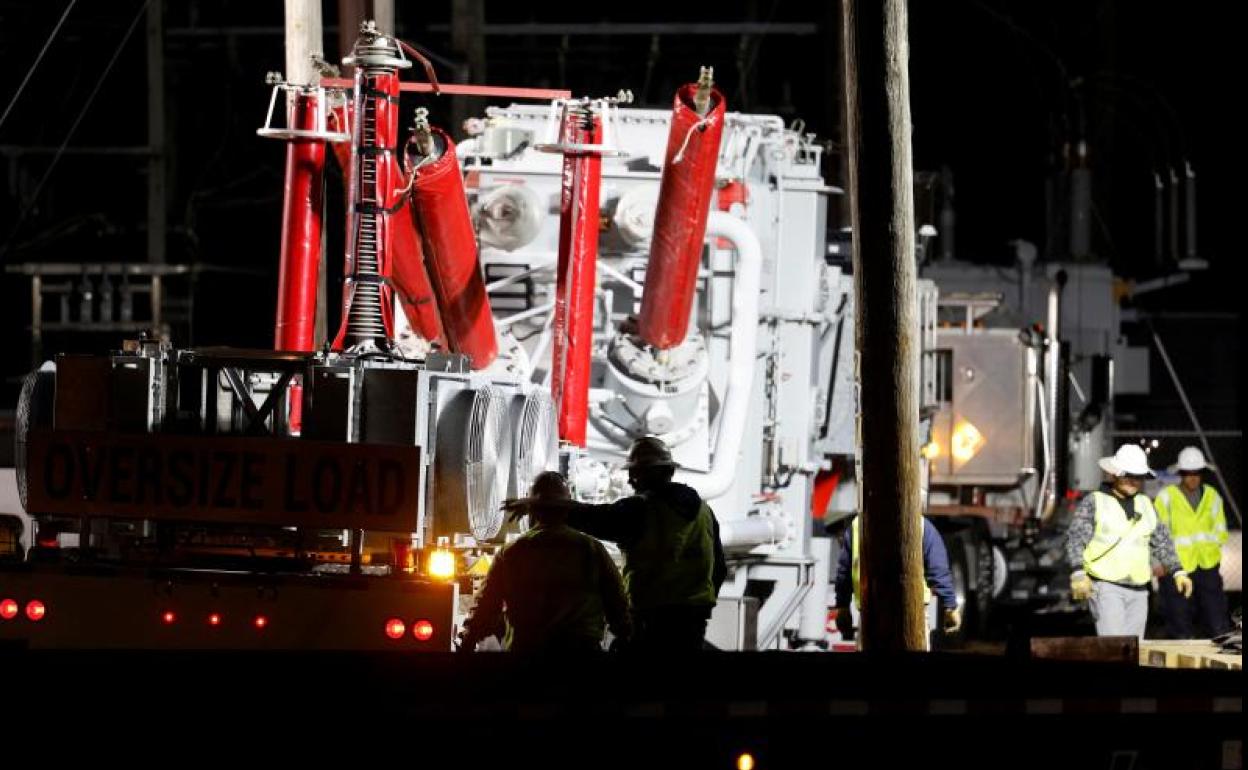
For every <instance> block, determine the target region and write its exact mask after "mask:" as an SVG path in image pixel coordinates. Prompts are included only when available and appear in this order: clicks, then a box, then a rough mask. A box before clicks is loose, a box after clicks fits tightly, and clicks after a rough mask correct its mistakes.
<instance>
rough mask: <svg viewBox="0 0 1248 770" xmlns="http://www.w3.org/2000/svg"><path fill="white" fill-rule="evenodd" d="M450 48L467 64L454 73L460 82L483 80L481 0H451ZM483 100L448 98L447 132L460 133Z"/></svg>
mask: <svg viewBox="0 0 1248 770" xmlns="http://www.w3.org/2000/svg"><path fill="white" fill-rule="evenodd" d="M451 50H452V51H454V53H455V56H456V57H457V58H458V59H460V60H461V61H464V62H466V63H467V66H466V67H464V68H463V70H461V71H460V72H458V73H456V80H458V81H459V82H460V83H479V84H482V85H484V84H485V83H486V79H485V77H486V76H485V0H451ZM484 111H485V100H484V99H481V98H479V97H466V96H453V97H451V125H450V129H451V135H452V136H455V137H459V136H462V135H463V131H464V120H465V119H467V118H471V117H474V116H477V115H480V114H482V113H483V112H484Z"/></svg>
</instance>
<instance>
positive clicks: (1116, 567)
mask: <svg viewBox="0 0 1248 770" xmlns="http://www.w3.org/2000/svg"><path fill="white" fill-rule="evenodd" d="M1092 500H1093V502H1094V503H1095V505H1096V533H1095V534H1094V535H1093V536H1092V542H1090V543H1088V545H1087V547H1086V548H1084V549H1083V568H1084V570H1086V571H1087V573H1088V574H1089V575H1091V576H1092V577H1094V578H1096V579H1098V580H1108V581H1110V582H1113V583H1128V584H1131V585H1144V584H1145V583H1148V582H1149V581H1150V580H1152V577H1153V570H1152V559H1151V557H1150V553H1149V541H1150V540H1151V539H1152V535H1153V530H1154V529H1156V528H1157V513H1156V511H1154V510H1153V504H1152V502H1150V501H1149V499H1148V497H1147V496H1146V495H1136V496H1135V512H1136V513H1137V514H1139V516H1138V517H1136V519H1135V520H1134V521H1132V520H1129V519H1127V514H1126V511H1124V510H1123V508H1122V505H1120V504H1119V502H1118V500H1117V498H1115V497H1113V496H1112V495H1109V494H1106V493H1105V492H1093V493H1092Z"/></svg>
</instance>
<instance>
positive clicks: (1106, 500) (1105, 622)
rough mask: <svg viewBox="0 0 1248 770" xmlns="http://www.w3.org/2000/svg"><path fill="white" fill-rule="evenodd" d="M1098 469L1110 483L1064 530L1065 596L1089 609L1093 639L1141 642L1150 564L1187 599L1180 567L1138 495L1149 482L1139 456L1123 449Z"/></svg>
mask: <svg viewBox="0 0 1248 770" xmlns="http://www.w3.org/2000/svg"><path fill="white" fill-rule="evenodd" d="M1099 464H1100V466H1101V470H1103V471H1105V473H1106V475H1107V476H1109V478H1110V481H1109V482H1107V483H1106V484H1105V485H1103V488H1102V489H1100V490H1097V491H1095V492H1090V493H1088V495H1086V496H1085V497H1084V498H1083V499H1082V500H1080V501H1079V505H1078V506H1076V507H1075V513H1074V516H1072V517H1071V521H1070V528H1069V529H1067V530H1066V559H1067V561H1068V562H1069V563H1070V566H1071V569H1072V572H1071V575H1070V595H1071V598H1073V599H1074V600H1075V601H1077V602H1080V601H1087V602H1088V605H1089V608H1090V609H1091V610H1092V617H1093V618H1094V619H1095V620H1096V633H1097V634H1098V635H1100V636H1136V637H1139V638H1141V639H1142V638H1144V628H1145V626H1146V625H1147V624H1148V589H1149V586H1150V585H1151V583H1152V577H1153V571H1152V562H1153V561H1157V562H1159V563H1160V564H1161V565H1162V567H1163V568H1164V569H1165V570H1166V571H1167V572H1168V573H1170V574H1172V575H1173V576H1174V584H1175V587H1176V590H1178V591H1179V592H1180V593H1182V594H1183V595H1184V596H1191V593H1192V581H1191V579H1190V578H1189V577H1188V576H1187V572H1186V570H1184V569H1183V565H1182V564H1180V563H1179V557H1178V555H1177V554H1176V553H1175V551H1174V543H1173V541H1172V540H1171V539H1170V529H1169V527H1167V526H1166V524H1165V523H1164V522H1162V521H1160V520H1159V519H1158V518H1157V512H1156V511H1155V510H1154V509H1153V504H1152V502H1150V501H1149V499H1148V495H1142V494H1140V489H1141V488H1142V487H1143V484H1144V480H1145V479H1149V478H1152V477H1153V472H1152V470H1151V469H1150V468H1149V467H1148V456H1147V455H1145V454H1144V450H1143V449H1141V448H1140V447H1138V446H1136V445H1134V444H1123V445H1122V446H1120V447H1118V451H1117V452H1115V453H1114V456H1113V457H1102V458H1101V459H1100V460H1099Z"/></svg>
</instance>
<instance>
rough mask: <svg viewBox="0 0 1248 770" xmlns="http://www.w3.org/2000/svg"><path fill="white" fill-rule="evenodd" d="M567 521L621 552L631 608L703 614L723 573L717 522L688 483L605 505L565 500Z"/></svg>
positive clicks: (725, 573)
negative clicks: (686, 609) (675, 609)
mask: <svg viewBox="0 0 1248 770" xmlns="http://www.w3.org/2000/svg"><path fill="white" fill-rule="evenodd" d="M568 524H570V525H571V526H573V527H576V528H577V529H579V530H581V531H582V532H585V533H587V534H590V535H593V536H594V537H597V538H600V539H602V540H610V541H612V542H614V543H616V544H617V545H619V547H620V551H622V552H623V554H624V561H625V563H624V576H625V579H626V581H627V583H628V591H629V598H630V599H631V600H632V605H633V610H634V611H635V612H638V613H644V612H646V611H647V610H652V609H658V608H661V607H681V606H690V607H699V608H702V609H704V610H705V611H706V613H707V614H708V615H709V613H710V610H711V608H712V607H714V606H715V600H716V597H717V596H718V594H719V588H720V586H721V585H723V582H724V579H725V578H726V577H727V576H728V565H727V562H726V561H725V559H724V548H723V543H722V542H721V541H720V536H719V522H718V521H717V520H716V519H715V514H714V513H713V512H712V511H711V509H710V506H708V505H706V503H705V502H703V500H702V498H701V497H700V496H699V495H698V493H697V492H696V491H695V490H694V489H693V488H692V487H688V486H686V485H684V484H679V483H676V482H669V483H667V484H664V485H662V486H661V487H659V488H657V489H655V490H651V491H649V492H646V493H645V494H641V495H633V496H631V497H625V498H622V499H620V500H617V501H615V502H614V503H608V504H605V505H588V504H584V503H571V509H570V513H569V516H568Z"/></svg>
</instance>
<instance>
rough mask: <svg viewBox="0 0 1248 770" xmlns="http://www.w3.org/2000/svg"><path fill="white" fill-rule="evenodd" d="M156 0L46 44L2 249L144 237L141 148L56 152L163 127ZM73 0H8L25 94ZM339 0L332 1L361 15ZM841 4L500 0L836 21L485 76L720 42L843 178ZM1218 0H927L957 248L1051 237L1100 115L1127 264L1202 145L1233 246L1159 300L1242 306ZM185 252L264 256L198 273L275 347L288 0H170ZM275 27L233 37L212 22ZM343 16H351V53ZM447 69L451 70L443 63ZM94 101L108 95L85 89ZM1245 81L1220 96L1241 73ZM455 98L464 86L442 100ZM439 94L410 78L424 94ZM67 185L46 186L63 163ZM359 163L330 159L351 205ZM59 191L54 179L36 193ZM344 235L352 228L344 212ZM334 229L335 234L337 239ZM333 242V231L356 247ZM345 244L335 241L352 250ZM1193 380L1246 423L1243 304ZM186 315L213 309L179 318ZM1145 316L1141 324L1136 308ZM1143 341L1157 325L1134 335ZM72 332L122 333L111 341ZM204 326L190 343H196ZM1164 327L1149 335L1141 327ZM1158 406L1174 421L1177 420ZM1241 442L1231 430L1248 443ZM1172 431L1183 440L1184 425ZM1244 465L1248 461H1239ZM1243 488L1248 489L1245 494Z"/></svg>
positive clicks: (921, 63)
mask: <svg viewBox="0 0 1248 770" xmlns="http://www.w3.org/2000/svg"><path fill="white" fill-rule="evenodd" d="M450 5H451V4H450V2H449V1H448V2H440V3H428V2H420V3H415V2H402V1H401V0H400V2H398V3H397V6H398V9H397V12H396V15H397V21H396V26H397V32H398V34H399V35H400V36H402V37H404V38H405V39H408V40H410V41H411V42H414V43H417V44H420V45H422V46H424V47H425V48H427V49H428V50H429V51H431V52H432V53H434V54H436V57H437V59H438V60H440V61H449V62H454V61H459V60H461V59H462V57H461V55H460V54H457V53H456V52H454V51H453V49H452V46H451V41H450V35H449V31H448V21H449V14H450ZM141 6H142V3H141V2H140V1H139V0H79V2H78V3H77V4H76V6H75V7H74V9H73V10H72V12H71V13H70V15H69V17H68V20H67V21H66V23H65V25H64V27H63V28H62V29H61V31H60V33H59V35H58V37H57V38H56V40H55V41H54V42H53V44H52V45H51V47H50V48H49V51H48V54H47V56H46V58H45V59H44V60H43V62H42V64H41V65H40V66H39V68H38V69H37V70H36V71H35V72H34V73H33V75H32V76H31V78H30V82H29V85H28V86H27V88H26V90H25V91H24V93H23V94H22V95H21V97H20V99H19V100H18V101H17V103H16V106H15V108H14V109H13V111H12V113H11V114H10V115H9V117H8V118H7V120H6V121H5V122H4V123H3V125H0V167H2V168H3V172H4V173H3V177H2V178H3V180H4V186H3V188H2V189H0V260H2V261H3V262H4V263H5V264H10V263H16V262H27V261H40V260H57V261H90V260H117V261H125V260H134V261H143V260H144V259H145V233H144V228H145V216H146V181H145V172H146V168H145V165H144V163H143V162H142V161H141V159H140V158H137V157H134V156H126V155H113V156H98V155H81V154H67V155H64V156H62V157H61V158H60V159H59V161H58V162H57V163H56V166H55V167H54V168H53V169H52V170H51V172H50V173H49V170H48V169H49V161H50V159H51V158H52V157H53V153H49V152H44V153H34V154H31V153H22V152H19V151H17V150H16V149H15V147H21V146H32V145H34V146H41V147H50V148H52V149H55V148H56V147H57V146H59V145H60V144H61V143H62V142H63V141H65V140H66V137H67V132H68V131H69V130H70V127H71V126H72V125H73V124H74V123H75V121H77V120H78V119H79V116H80V114H81V122H80V123H79V124H78V125H77V128H76V129H75V131H74V133H73V135H72V136H70V137H69V140H68V146H69V147H71V148H78V147H88V146H90V147H96V146H136V145H141V144H144V143H145V141H146V75H145V58H144V23H143V20H142V19H139V20H138V23H137V25H136V26H135V29H134V31H133V34H131V36H130V37H129V39H128V40H127V41H126V42H125V44H124V45H122V46H121V47H120V53H119V54H118V56H117V58H116V61H115V63H114V64H113V65H112V68H111V71H110V72H109V74H108V76H107V77H106V78H104V79H103V80H101V79H100V76H101V74H102V73H103V72H104V71H105V69H107V68H108V66H109V62H110V60H111V59H112V58H113V56H114V53H115V52H117V51H118V50H119V44H120V43H121V42H122V40H123V38H124V37H125V36H126V33H127V29H128V28H129V27H130V25H131V22H132V21H133V20H134V19H135V18H136V12H137V11H138V10H139V9H140V7H141ZM65 7H66V2H64V1H63V0H28V1H26V2H18V1H15V0H0V63H2V67H3V71H4V72H5V73H7V74H6V76H5V77H4V78H3V85H0V105H2V106H5V107H7V105H8V103H9V101H10V99H11V98H12V95H13V94H14V92H15V91H16V90H17V86H18V84H19V83H20V82H21V80H22V78H23V77H25V75H26V73H27V71H28V70H29V68H30V65H31V63H32V62H33V61H34V59H35V57H36V55H37V54H38V52H39V50H40V49H41V48H42V47H43V44H44V42H45V40H46V39H47V36H48V34H49V32H50V31H51V30H52V28H53V27H54V26H55V24H56V22H57V19H59V18H60V16H61V13H62V12H63V10H64V8H65ZM335 7H336V4H334V3H326V5H325V24H326V25H327V27H332V26H334V25H336V12H335ZM837 8H838V4H836V3H827V4H826V7H825V6H820V5H817V4H811V3H798V2H792V1H791V0H790V1H789V2H780V1H779V0H749V1H748V2H719V3H715V4H713V5H711V4H698V5H694V4H677V3H670V2H669V3H666V4H660V3H653V2H632V3H626V4H591V5H587V6H586V7H585V8H582V9H579V10H578V9H573V8H568V9H557V7H556V6H554V5H553V4H539V3H531V4H520V3H507V4H502V3H489V4H487V10H486V21H487V22H495V23H515V22H565V23H571V22H582V23H584V22H629V23H639V22H677V21H680V22H724V21H741V20H747V19H748V20H755V21H758V22H760V23H769V24H773V25H784V24H805V25H813V26H812V27H810V28H809V31H810V33H809V34H792V33H785V34H772V35H763V36H754V37H750V38H746V39H742V38H741V37H740V36H725V35H719V36H689V35H676V36H673V35H666V36H660V37H659V38H657V41H656V40H655V39H652V37H651V36H649V35H636V36H605V35H594V36H573V37H569V38H567V39H566V40H565V39H562V38H560V37H558V36H551V37H523V38H521V37H511V38H508V37H499V36H491V37H488V38H487V41H486V56H487V64H486V70H485V72H484V73H482V74H481V75H474V76H473V80H474V81H476V82H485V83H489V84H497V85H516V86H561V87H567V88H570V89H572V91H573V92H574V93H576V94H578V95H604V94H614V93H615V92H616V91H617V90H618V89H619V88H624V87H626V88H631V89H632V90H633V91H634V93H635V94H636V95H637V96H638V97H639V100H640V102H641V106H651V107H662V106H667V105H669V104H670V101H671V94H672V92H673V90H674V89H675V87H676V86H677V85H679V84H681V83H683V82H686V81H688V80H692V79H694V78H696V75H697V71H698V69H697V68H698V66H699V65H702V64H711V65H714V66H715V69H716V76H717V80H718V82H719V85H720V87H721V89H722V90H724V92H725V94H726V95H727V97H728V100H729V109H730V110H737V111H742V112H774V113H776V114H779V115H781V116H783V117H784V118H786V120H792V119H794V118H799V117H800V118H802V119H803V120H804V121H805V124H806V127H807V128H806V130H807V131H813V132H815V133H817V134H819V136H820V137H821V138H823V139H826V140H827V141H828V142H829V153H828V166H827V168H826V169H825V173H826V174H827V175H828V176H829V178H830V181H833V182H834V183H838V184H843V183H844V180H843V179H841V178H840V171H839V167H840V166H839V163H838V159H837V153H838V152H839V151H840V145H839V138H840V134H841V132H840V129H839V124H840V119H841V116H840V114H839V106H838V105H839V101H840V97H839V94H838V86H837V58H838V57H839V55H840V45H839V37H838V36H837V32H836V28H837V24H838V11H837ZM1224 10H1225V9H1224V7H1223V6H1221V5H1220V4H1214V3H1162V2H1159V1H1157V0H1142V1H1141V0H1131V1H1128V0H1119V1H1117V2H1115V1H1113V0H1050V1H1048V2H1004V1H1002V0H995V1H994V0H942V1H941V2H936V1H935V0H918V1H916V2H912V3H911V5H910V13H911V15H910V40H911V61H910V71H911V98H912V117H913V123H914V160H915V167H916V170H918V171H936V170H939V169H940V168H941V167H942V166H948V167H949V168H950V169H951V170H952V171H953V173H954V176H955V180H956V190H957V199H956V200H957V213H958V256H959V257H960V258H962V259H967V260H971V261H977V262H996V263H1001V264H1008V263H1009V262H1010V260H1011V259H1012V257H1013V252H1012V249H1011V247H1010V246H1009V245H1008V241H1010V240H1011V239H1014V238H1020V237H1021V238H1026V239H1029V240H1032V241H1035V242H1037V243H1039V244H1043V243H1044V240H1045V232H1044V225H1045V217H1044V196H1043V184H1044V178H1045V174H1046V169H1047V168H1049V164H1051V163H1052V162H1053V159H1054V158H1055V157H1056V156H1057V155H1058V154H1059V153H1060V150H1061V147H1062V145H1063V144H1064V143H1067V142H1071V141H1074V140H1075V139H1077V138H1079V137H1082V138H1084V139H1086V140H1087V141H1088V143H1089V146H1090V153H1091V154H1090V157H1091V160H1092V167H1093V172H1094V207H1095V227H1094V241H1093V242H1094V247H1095V251H1096V253H1097V254H1098V255H1100V256H1103V257H1104V258H1106V259H1108V260H1109V261H1110V263H1111V264H1112V265H1113V267H1114V269H1115V272H1116V273H1118V274H1119V275H1122V276H1124V277H1128V278H1134V279H1138V280H1145V279H1148V278H1151V277H1155V276H1157V275H1162V274H1167V273H1170V272H1173V271H1174V266H1173V265H1172V264H1158V263H1157V262H1156V261H1155V260H1154V258H1153V231H1152V205H1153V198H1152V184H1153V182H1152V180H1153V174H1154V173H1155V172H1158V171H1164V170H1165V169H1168V168H1170V167H1177V168H1180V169H1181V168H1182V164H1183V163H1184V162H1185V161H1186V162H1189V163H1190V164H1191V166H1192V167H1193V169H1194V170H1195V172H1196V174H1197V176H1198V180H1199V226H1198V234H1199V253H1200V255H1201V256H1202V257H1203V258H1205V259H1207V260H1208V261H1209V263H1210V265H1211V269H1210V270H1209V271H1207V272H1205V273H1204V274H1201V275H1198V276H1197V277H1196V278H1194V280H1193V281H1192V282H1191V283H1189V284H1188V285H1187V286H1184V287H1181V288H1179V289H1175V290H1172V291H1168V292H1162V293H1157V294H1153V295H1150V296H1148V297H1145V298H1141V300H1140V306H1141V307H1142V308H1144V309H1148V310H1154V311H1155V310H1164V311H1167V312H1176V311H1183V312H1192V311H1199V312H1203V313H1238V310H1239V306H1240V302H1241V300H1240V297H1239V295H1240V293H1241V291H1240V287H1241V284H1239V283H1238V282H1237V281H1236V280H1234V279H1235V278H1237V277H1238V272H1239V271H1238V264H1237V263H1238V260H1239V259H1240V257H1239V254H1238V252H1239V251H1240V243H1241V241H1242V236H1241V235H1240V232H1239V230H1240V229H1241V219H1242V217H1241V215H1240V208H1241V205H1242V195H1240V194H1239V184H1240V177H1241V175H1242V165H1243V164H1242V143H1241V142H1240V141H1238V140H1239V139H1240V137H1239V136H1238V135H1236V132H1238V131H1239V128H1238V123H1237V121H1236V120H1233V119H1232V117H1231V116H1232V114H1233V113H1234V112H1237V111H1238V109H1239V108H1238V106H1237V105H1234V104H1232V103H1231V101H1230V100H1229V99H1228V98H1227V97H1228V96H1229V97H1232V98H1233V95H1234V91H1233V89H1230V90H1228V89H1229V88H1230V86H1231V85H1232V84H1233V83H1234V81H1233V79H1232V76H1233V74H1234V73H1235V71H1236V68H1235V67H1234V66H1233V64H1232V62H1233V57H1232V52H1234V51H1236V47H1235V46H1236V42H1233V41H1232V40H1231V35H1232V34H1234V32H1235V25H1234V24H1232V23H1230V21H1229V20H1228V19H1227V18H1226V17H1225V13H1224ZM165 23H166V27H167V38H166V40H167V42H166V56H167V61H166V74H165V79H166V88H167V94H168V97H167V98H168V132H167V133H168V141H169V157H168V161H169V209H168V212H169V240H168V258H169V260H170V261H171V262H199V263H206V264H213V265H223V266H234V267H245V268H250V269H253V270H254V271H256V273H257V274H255V275H244V276H238V275H233V276H222V275H216V276H211V275H210V276H208V277H206V278H205V279H204V280H203V281H202V283H201V285H200V291H199V293H198V294H197V300H196V313H195V317H194V330H193V331H194V339H193V342H194V343H195V344H217V343H230V344H236V345H244V346H255V347H264V346H266V345H268V344H269V343H270V341H271V337H272V319H273V307H274V299H273V298H274V294H275V283H276V262H275V260H276V252H277V247H278V238H279V233H280V229H279V228H280V226H279V220H278V212H279V210H280V204H281V192H282V173H283V157H284V153H283V151H282V148H281V146H280V144H279V143H277V142H272V141H267V140H262V139H259V138H257V137H256V136H255V129H256V128H257V127H258V126H259V125H260V123H261V121H262V120H263V117H264V109H265V107H266V105H267V99H268V87H267V86H266V85H265V84H264V74H265V73H266V72H267V71H270V70H280V69H282V68H283V63H284V54H283V47H282V38H281V36H280V29H281V25H282V4H281V3H279V2H276V0H270V1H269V2H261V3H257V2H239V1H237V0H221V1H217V2H199V1H198V0H187V1H186V2H170V3H168V7H167V8H166V12H165ZM227 26H238V27H249V28H270V29H271V30H272V31H273V33H263V32H262V33H259V34H245V35H235V36H232V37H231V36H227V35H224V34H217V33H213V32H210V31H208V32H206V31H204V28H220V27H227ZM336 40H337V38H336V32H335V31H328V30H327V35H326V53H327V58H333V53H334V51H335V50H336V46H337V42H336ZM439 71H440V72H442V73H443V77H444V78H445V79H447V80H454V79H455V78H454V76H453V75H452V74H451V72H450V68H449V67H447V66H446V65H445V64H441V65H439ZM97 86H98V92H97V93H96V94H95V95H94V97H93V99H92V101H91V105H90V107H89V108H88V109H86V110H85V111H83V108H84V105H85V103H86V102H87V101H88V99H91V98H92V96H91V95H92V92H93V91H95V90H96V89H97ZM1219 94H1220V96H1219ZM428 101H429V103H428V106H430V108H431V112H432V115H433V117H434V119H435V122H436V121H438V120H443V121H445V120H446V117H447V115H448V114H449V110H448V101H449V100H448V99H446V98H439V99H431V100H428ZM415 105H416V101H415V99H411V98H410V97H409V98H408V100H406V101H405V104H404V117H403V118H402V121H403V122H404V123H406V122H407V120H408V119H409V118H408V115H410V112H409V110H410V109H412V108H413V107H414V106H415ZM41 183H42V187H41V188H40V187H39V186H40V184H41ZM335 185H336V182H334V181H331V184H330V190H331V202H330V206H331V208H330V210H331V211H334V210H336V209H335V208H333V206H334V205H335V204H334V201H333V199H332V197H333V196H335V195H338V193H337V192H336V187H335ZM36 188H39V189H38V194H37V196H36V195H35V192H36ZM337 237H338V238H339V239H340V238H341V234H340V233H338V234H337ZM331 243H332V241H331ZM332 253H333V252H331V254H332ZM331 261H333V260H332V258H331ZM2 280H3V283H2V284H0V286H2V290H0V323H3V324H4V327H3V328H4V329H6V331H7V334H6V335H5V339H6V340H8V341H9V343H10V344H9V348H10V356H8V357H6V361H5V365H4V372H3V373H2V374H3V376H4V382H3V388H2V389H0V397H2V399H3V402H4V404H5V405H6V406H7V404H11V403H12V401H13V399H14V398H15V396H16V382H17V378H19V377H20V375H21V373H22V372H23V371H24V370H25V368H26V364H27V361H28V353H27V350H26V345H27V339H28V335H27V334H26V333H25V332H24V331H22V329H23V327H24V326H25V324H26V322H27V315H28V313H29V305H28V291H29V290H28V285H27V284H26V283H25V281H24V279H17V278H15V277H12V276H4V277H3V279H2ZM1157 323H1158V329H1159V331H1160V332H1161V333H1162V334H1163V336H1164V337H1165V338H1166V339H1167V341H1168V343H1169V344H1170V347H1171V353H1172V355H1174V356H1175V357H1176V359H1179V360H1178V364H1179V368H1180V370H1181V371H1182V372H1183V374H1184V377H1185V379H1186V380H1187V382H1186V384H1188V386H1189V387H1190V388H1192V389H1193V394H1192V395H1193V397H1194V400H1195V401H1196V402H1197V410H1198V412H1200V413H1201V417H1202V421H1203V422H1204V423H1205V424H1206V427H1215V428H1220V429H1229V428H1238V423H1239V419H1238V393H1239V385H1238V379H1237V377H1238V375H1237V373H1236V372H1237V369H1238V367H1237V366H1234V364H1235V363H1236V362H1237V361H1238V360H1240V359H1242V357H1243V348H1242V342H1240V341H1239V340H1241V339H1242V334H1240V333H1239V323H1240V321H1239V320H1238V319H1237V318H1235V317H1231V318H1229V319H1227V318H1222V319H1221V320H1218V319H1217V318H1214V319H1213V320H1208V319H1206V320H1204V321H1200V320H1187V321H1179V320H1172V321H1158V322H1157ZM179 331H180V332H181V333H182V334H187V333H188V332H189V330H187V329H182V330H175V332H179ZM1128 331H1129V333H1130V334H1132V335H1134V334H1137V333H1139V334H1143V333H1144V332H1143V331H1142V330H1134V331H1133V330H1128ZM1133 341H1134V340H1133ZM51 342H52V344H53V345H55V346H60V347H64V348H70V347H87V348H90V347H100V346H104V347H107V346H109V345H115V344H116V341H115V340H111V339H98V340H82V339H80V340H69V339H65V340H60V341H51ZM187 342H188V340H187V339H185V338H180V339H176V340H175V344H186V343H187ZM1139 342H1140V343H1142V342H1143V340H1139ZM1153 369H1154V372H1153V380H1154V383H1155V387H1154V397H1153V398H1151V399H1150V400H1148V401H1147V402H1141V403H1135V404H1128V405H1127V406H1128V407H1130V408H1131V409H1132V410H1134V411H1137V412H1139V411H1141V410H1143V411H1144V412H1146V414H1144V415H1142V416H1141V417H1140V424H1145V423H1147V424H1149V425H1153V426H1154V427H1173V428H1185V427H1187V423H1186V418H1185V417H1184V416H1183V412H1182V411H1181V409H1180V408H1179V404H1178V401H1177V399H1176V398H1175V396H1174V394H1173V393H1172V392H1171V389H1169V385H1168V382H1167V381H1166V380H1167V378H1165V376H1164V371H1163V370H1161V368H1160V365H1159V364H1158V363H1157V362H1156V361H1155V362H1154V365H1153ZM1154 418H1155V419H1154ZM1240 446H1241V442H1240V441H1239V440H1238V439H1234V440H1231V441H1229V442H1227V441H1223V442H1221V444H1220V445H1219V446H1215V449H1219V447H1220V451H1221V452H1222V453H1223V454H1227V455H1234V456H1235V458H1234V462H1235V463H1238V462H1239V458H1238V455H1239V454H1240V453H1241V451H1240ZM1173 451H1177V447H1175V448H1174V450H1173ZM1240 486H1242V485H1240ZM1241 497H1242V495H1241Z"/></svg>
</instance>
